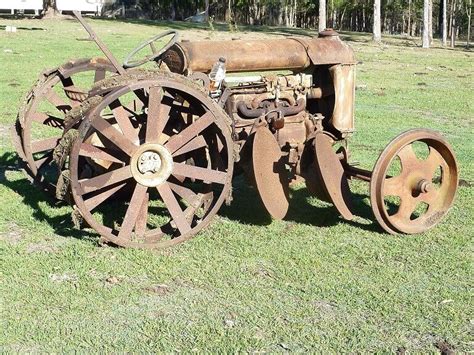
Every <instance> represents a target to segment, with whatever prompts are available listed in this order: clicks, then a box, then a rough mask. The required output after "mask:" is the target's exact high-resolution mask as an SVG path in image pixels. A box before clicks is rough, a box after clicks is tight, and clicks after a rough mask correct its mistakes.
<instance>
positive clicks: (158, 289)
mask: <svg viewBox="0 0 474 355" xmlns="http://www.w3.org/2000/svg"><path fill="white" fill-rule="evenodd" d="M144 290H145V291H146V292H150V293H154V294H157V295H160V296H164V295H166V294H168V293H170V287H169V286H168V285H165V284H158V285H152V286H148V287H145V288H144Z"/></svg>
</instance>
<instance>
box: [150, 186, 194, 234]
mask: <svg viewBox="0 0 474 355" xmlns="http://www.w3.org/2000/svg"><path fill="white" fill-rule="evenodd" d="M157 190H158V192H159V194H160V196H161V198H162V199H163V202H164V203H165V205H166V208H167V209H168V211H169V213H170V215H171V218H172V219H173V221H174V223H175V224H176V227H177V228H178V230H179V232H180V233H181V235H183V234H185V233H187V232H188V231H190V230H191V226H190V225H189V223H188V221H187V219H186V215H185V214H184V212H183V210H182V209H181V207H180V206H179V203H178V201H177V200H176V197H175V196H174V194H173V191H171V188H170V186H169V184H168V183H167V182H164V183H163V184H161V185H158V186H157Z"/></svg>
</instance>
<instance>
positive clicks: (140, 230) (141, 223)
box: [135, 192, 150, 237]
mask: <svg viewBox="0 0 474 355" xmlns="http://www.w3.org/2000/svg"><path fill="white" fill-rule="evenodd" d="M149 199H150V195H149V194H148V192H147V193H146V194H145V197H144V198H143V203H142V206H141V208H140V213H139V214H138V218H137V222H136V223H135V233H136V234H137V235H139V236H141V237H142V236H144V235H145V232H146V223H147V222H148V202H149Z"/></svg>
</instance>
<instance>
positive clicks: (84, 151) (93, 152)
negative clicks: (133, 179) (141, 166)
mask: <svg viewBox="0 0 474 355" xmlns="http://www.w3.org/2000/svg"><path fill="white" fill-rule="evenodd" d="M107 150H108V149H107V148H103V147H97V146H95V145H92V144H88V143H82V144H81V150H80V151H79V155H82V156H84V157H89V158H92V159H101V160H107V161H110V162H113V163H123V162H122V161H121V160H120V159H118V158H116V157H114V156H113V155H112V154H110V153H108V152H107Z"/></svg>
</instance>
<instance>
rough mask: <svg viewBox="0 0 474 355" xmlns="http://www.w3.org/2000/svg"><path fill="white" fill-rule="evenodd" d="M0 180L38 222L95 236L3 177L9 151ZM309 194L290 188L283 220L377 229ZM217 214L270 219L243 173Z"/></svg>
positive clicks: (358, 207)
mask: <svg viewBox="0 0 474 355" xmlns="http://www.w3.org/2000/svg"><path fill="white" fill-rule="evenodd" d="M0 163H1V166H2V167H1V168H0V183H1V184H3V185H4V186H6V187H8V188H9V189H11V190H12V191H14V192H16V193H17V194H19V195H20V196H22V198H23V202H24V203H25V204H27V205H28V206H30V207H31V208H32V210H33V217H34V218H35V219H37V220H38V221H44V222H46V223H48V224H49V225H50V226H51V227H53V228H54V230H55V233H56V234H58V235H60V236H63V237H73V238H77V239H85V238H89V237H93V236H95V234H93V233H89V232H86V231H84V230H78V229H76V228H75V227H74V225H73V223H72V220H71V216H70V210H69V211H68V212H67V213H64V214H61V215H57V216H54V217H52V216H50V215H48V214H47V213H46V212H45V211H44V210H43V208H42V207H41V203H47V204H48V207H50V208H59V207H63V206H64V203H62V202H58V201H57V200H55V199H54V198H53V197H52V196H51V195H50V194H48V193H46V192H44V191H43V190H42V189H41V188H40V187H37V186H34V185H32V184H31V183H30V182H29V181H28V180H27V179H21V180H15V181H10V180H8V179H7V177H6V175H5V172H6V171H20V170H22V169H21V168H20V167H19V164H18V157H17V155H16V154H14V153H12V152H8V153H4V154H3V156H1V157H0ZM365 197H366V196H364V195H359V194H354V195H353V198H354V207H355V213H356V214H357V215H359V216H361V217H364V218H369V219H371V218H372V212H371V209H370V207H369V206H368V205H367V204H366V203H365V202H364V201H363V200H364V199H365ZM310 198H311V195H309V194H308V190H307V189H306V188H304V187H303V188H298V189H292V190H291V199H290V208H289V210H288V214H287V216H286V217H285V220H286V221H293V222H296V223H301V224H306V225H311V226H315V227H327V226H334V225H336V224H338V223H349V224H351V225H353V226H356V227H359V228H362V229H366V230H369V231H377V232H379V231H380V229H379V228H378V226H377V225H376V224H375V223H372V224H370V225H365V224H361V223H357V222H354V221H344V220H343V219H341V217H340V216H339V213H338V212H337V210H336V209H335V208H334V207H333V206H329V205H328V206H327V207H324V206H313V205H311V204H310V203H309V199H310ZM219 215H221V216H224V217H227V218H229V219H230V220H233V221H236V222H239V223H243V224H251V225H261V226H263V225H268V224H270V223H271V222H272V218H271V216H270V215H269V214H268V212H267V211H266V209H265V207H264V205H263V203H262V201H261V200H260V198H259V196H258V193H257V191H256V189H255V188H254V187H252V186H250V185H248V184H247V183H246V181H245V179H244V177H243V176H238V177H236V178H234V183H233V201H232V204H231V205H230V206H223V207H222V208H221V209H220V211H219Z"/></svg>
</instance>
